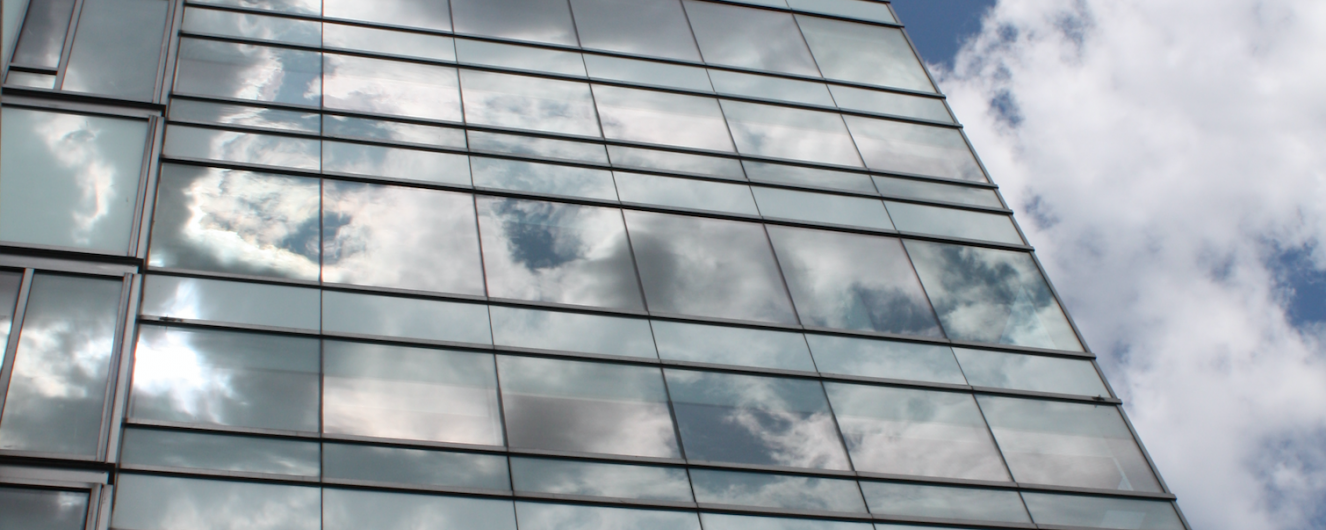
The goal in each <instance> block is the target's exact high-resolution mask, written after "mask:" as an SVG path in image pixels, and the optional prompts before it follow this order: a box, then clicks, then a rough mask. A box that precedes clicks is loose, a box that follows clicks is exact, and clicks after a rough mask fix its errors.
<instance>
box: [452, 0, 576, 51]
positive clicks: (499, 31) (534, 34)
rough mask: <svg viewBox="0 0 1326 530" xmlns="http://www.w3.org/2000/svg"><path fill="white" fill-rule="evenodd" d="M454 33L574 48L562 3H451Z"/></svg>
mask: <svg viewBox="0 0 1326 530" xmlns="http://www.w3.org/2000/svg"><path fill="white" fill-rule="evenodd" d="M451 14H452V16H453V17H455V20H454V22H455V25H456V33H470V34H474V35H487V36H489V37H505V38H508V39H517V40H527V41H535V42H549V43H552V44H565V45H567V46H575V45H577V42H576V31H575V23H574V22H572V21H571V10H570V7H569V6H568V5H567V3H566V0H453V1H452V2H451Z"/></svg>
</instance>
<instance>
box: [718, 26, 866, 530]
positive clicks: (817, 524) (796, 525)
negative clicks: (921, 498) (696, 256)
mask: <svg viewBox="0 0 1326 530" xmlns="http://www.w3.org/2000/svg"><path fill="white" fill-rule="evenodd" d="M747 3H753V2H747ZM700 521H703V522H704V528H705V530H748V529H751V528H759V529H761V530H872V529H873V527H872V526H871V525H870V523H849V522H846V521H827V520H822V519H781V518H774V517H757V516H749V515H731V514H726V513H701V514H700Z"/></svg>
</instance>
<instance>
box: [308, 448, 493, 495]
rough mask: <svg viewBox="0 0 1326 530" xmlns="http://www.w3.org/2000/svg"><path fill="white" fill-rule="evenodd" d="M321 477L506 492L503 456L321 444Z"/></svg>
mask: <svg viewBox="0 0 1326 530" xmlns="http://www.w3.org/2000/svg"><path fill="white" fill-rule="evenodd" d="M322 476H323V477H325V478H328V479H341V480H355V481H363V482H377V483H397V484H418V485H421V486H455V487H463V488H480V489H488V490H510V489H511V479H510V474H509V472H508V470H507V465H506V456H504V455H487V454H479V453H453V452H447V451H428V450H424V449H404V448H400V447H380V446H375V445H359V444H354V445H352V444H338V443H327V442H324V443H323V444H322Z"/></svg>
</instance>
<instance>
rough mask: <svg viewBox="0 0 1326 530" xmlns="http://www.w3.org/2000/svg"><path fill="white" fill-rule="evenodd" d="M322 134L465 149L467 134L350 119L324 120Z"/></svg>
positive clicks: (409, 124) (344, 117) (457, 131)
mask: <svg viewBox="0 0 1326 530" xmlns="http://www.w3.org/2000/svg"><path fill="white" fill-rule="evenodd" d="M322 134H324V135H326V136H341V137H346V138H365V139H373V140H390V141H392V142H399V143H411V144H423V145H431V146H437V147H455V148H457V149H464V148H465V131H464V130H462V129H453V128H450V127H434V126H431V125H419V124H415V123H400V122H393V121H385V120H369V119H364V118H351V117H347V116H326V115H324V116H323V117H322Z"/></svg>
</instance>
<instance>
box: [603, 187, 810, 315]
mask: <svg viewBox="0 0 1326 530" xmlns="http://www.w3.org/2000/svg"><path fill="white" fill-rule="evenodd" d="M625 213H626V223H627V227H628V228H629V229H630V232H631V244H632V245H633V248H634V249H635V257H636V263H637V264H638V266H639V267H640V280H641V282H642V283H643V284H644V288H645V299H646V300H647V301H648V303H649V310H650V311H655V312H663V313H673V314H682V315H695V316H702V317H711V318H724V319H735V320H754V321H761V322H777V323H782V324H795V323H796V322H797V321H796V316H795V315H793V313H792V305H791V300H789V299H788V296H787V291H786V289H785V288H784V287H783V281H782V278H781V277H780V276H779V274H778V265H777V264H776V263H775V262H774V257H773V253H772V252H771V251H770V249H769V241H768V239H767V238H766V236H765V234H764V229H763V228H762V227H761V226H760V225H758V224H754V223H741V222H735V221H721V220H716V219H703V218H699V217H686V216H678V215H666V214H658V213H651V212H639V211H627V212H625Z"/></svg>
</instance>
